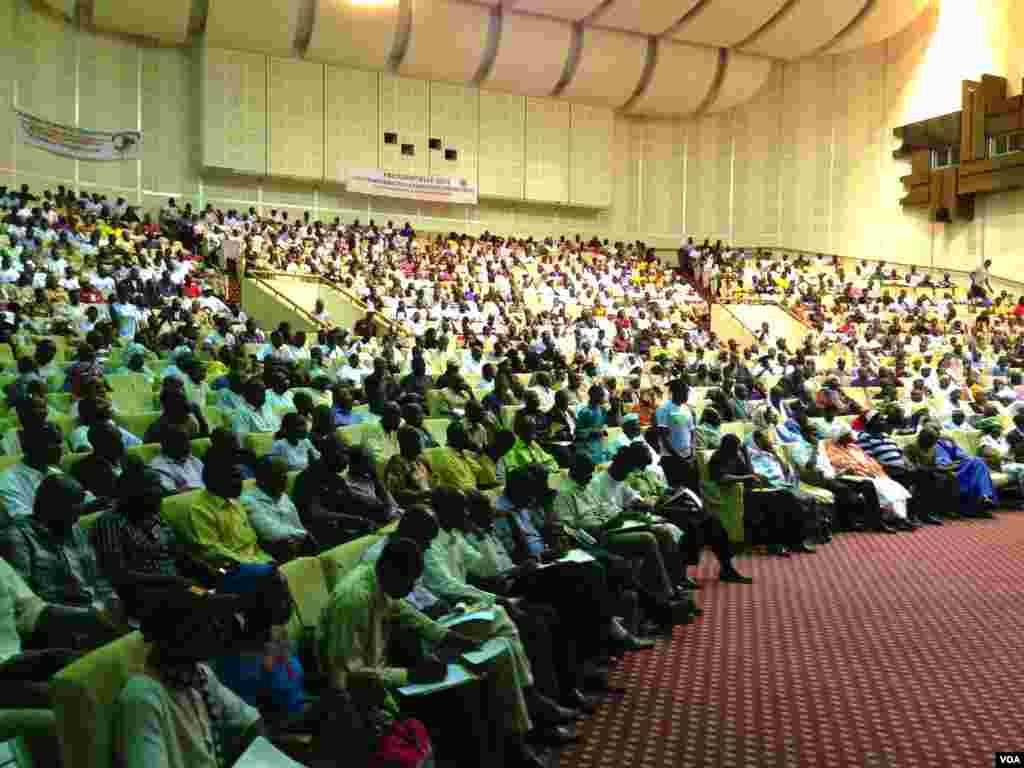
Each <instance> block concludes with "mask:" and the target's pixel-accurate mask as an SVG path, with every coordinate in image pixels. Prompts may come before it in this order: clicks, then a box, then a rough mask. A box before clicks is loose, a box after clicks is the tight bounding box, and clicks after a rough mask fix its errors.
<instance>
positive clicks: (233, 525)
mask: <svg viewBox="0 0 1024 768" xmlns="http://www.w3.org/2000/svg"><path fill="white" fill-rule="evenodd" d="M188 532H189V537H190V538H191V539H192V543H193V544H195V545H196V546H197V547H198V548H199V556H200V557H202V558H203V559H204V560H207V561H209V562H212V563H217V562H222V561H224V560H228V561H231V562H234V563H269V562H271V561H272V560H273V559H274V558H272V557H271V556H270V555H268V554H267V553H266V552H264V551H263V550H262V549H260V545H259V539H258V537H257V536H256V531H255V530H253V527H252V525H250V524H249V516H248V515H247V514H246V512H245V509H244V508H243V507H242V505H241V503H239V501H238V499H225V498H222V497H220V496H214V495H213V494H212V493H210V492H209V491H203V492H202V493H200V494H199V497H198V498H197V499H196V501H195V503H194V504H193V505H192V509H190V510H189V513H188Z"/></svg>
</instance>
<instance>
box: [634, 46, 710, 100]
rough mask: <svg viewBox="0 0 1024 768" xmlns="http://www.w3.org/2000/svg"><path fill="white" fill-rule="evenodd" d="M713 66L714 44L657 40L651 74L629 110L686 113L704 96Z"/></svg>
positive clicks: (705, 95)
mask: <svg viewBox="0 0 1024 768" xmlns="http://www.w3.org/2000/svg"><path fill="white" fill-rule="evenodd" d="M717 70H718V51H717V49H715V48H704V47H698V46H695V45H683V44H681V43H671V42H666V41H663V42H660V43H659V44H658V59H657V64H656V65H655V67H654V74H653V76H652V77H651V81H650V83H648V85H647V88H646V89H645V90H644V92H643V93H642V94H640V96H639V98H637V100H636V101H635V102H634V103H633V105H632V106H631V107H630V112H631V113H633V114H638V115H650V116H655V117H667V116H673V115H688V114H690V113H692V112H694V111H695V110H696V109H697V107H699V106H700V105H701V103H702V102H703V101H704V99H705V98H707V95H708V92H709V91H710V90H711V84H712V83H713V82H714V80H715V72H716V71H717Z"/></svg>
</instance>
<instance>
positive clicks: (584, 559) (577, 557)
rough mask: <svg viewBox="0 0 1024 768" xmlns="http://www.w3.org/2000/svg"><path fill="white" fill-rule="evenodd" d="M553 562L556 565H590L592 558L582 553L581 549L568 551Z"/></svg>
mask: <svg viewBox="0 0 1024 768" xmlns="http://www.w3.org/2000/svg"><path fill="white" fill-rule="evenodd" d="M555 562H558V563H592V562H594V556H593V555H590V554H588V553H587V552H584V551H583V550H582V549H570V550H569V551H568V552H566V553H565V554H564V555H562V557H560V558H558V560H556V561H555Z"/></svg>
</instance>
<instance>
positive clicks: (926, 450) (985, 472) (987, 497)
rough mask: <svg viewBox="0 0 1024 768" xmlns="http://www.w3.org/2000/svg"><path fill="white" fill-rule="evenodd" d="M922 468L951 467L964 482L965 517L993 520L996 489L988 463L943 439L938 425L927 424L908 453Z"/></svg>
mask: <svg viewBox="0 0 1024 768" xmlns="http://www.w3.org/2000/svg"><path fill="white" fill-rule="evenodd" d="M904 452H905V453H906V456H907V458H908V459H909V460H910V461H912V462H914V463H915V464H916V465H918V466H919V467H923V468H925V469H927V468H932V467H935V468H948V469H950V470H952V471H953V472H955V474H956V478H957V480H958V481H959V483H960V514H961V515H963V516H964V517H992V511H991V510H992V509H993V508H994V507H995V505H996V489H995V486H994V485H993V484H992V474H991V472H989V468H988V467H987V466H986V465H985V462H984V461H982V460H981V459H976V458H974V457H973V456H970V455H969V454H967V453H966V452H965V451H964V449H963V448H961V447H960V446H959V445H957V444H956V443H955V442H954V441H953V440H951V439H950V438H948V437H942V435H941V433H940V432H939V428H938V426H937V425H936V424H935V423H934V422H927V423H926V424H925V425H924V426H923V427H922V429H921V431H920V432H919V433H918V436H917V441H916V442H914V443H911V444H910V445H908V446H907V447H906V449H905V451H904Z"/></svg>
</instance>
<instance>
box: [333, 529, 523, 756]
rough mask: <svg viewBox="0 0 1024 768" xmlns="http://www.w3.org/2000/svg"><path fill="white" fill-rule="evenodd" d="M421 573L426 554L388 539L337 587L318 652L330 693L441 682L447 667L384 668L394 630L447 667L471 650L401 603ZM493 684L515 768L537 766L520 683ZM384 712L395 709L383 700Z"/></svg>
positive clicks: (428, 662) (501, 678)
mask: <svg viewBox="0 0 1024 768" xmlns="http://www.w3.org/2000/svg"><path fill="white" fill-rule="evenodd" d="M422 573H423V552H422V551H421V550H420V547H419V545H418V544H417V543H416V542H414V541H412V540H410V539H394V538H392V539H389V540H388V542H387V544H386V545H385V546H384V550H383V551H382V552H381V554H380V557H379V558H378V559H377V561H376V562H375V563H360V564H359V565H357V566H356V567H354V568H353V569H352V570H351V571H349V572H348V573H347V574H345V575H344V576H343V577H342V578H341V580H340V581H339V582H338V584H337V585H336V586H335V588H334V591H333V592H332V593H331V597H330V599H329V601H328V603H327V605H326V606H325V607H324V611H323V613H322V614H321V616H320V623H319V626H318V627H317V648H318V649H319V652H320V658H321V659H322V660H323V663H324V665H325V667H326V669H327V674H328V678H329V681H330V684H331V686H332V687H333V688H335V689H337V690H348V689H350V688H351V687H354V686H355V685H362V686H364V687H365V686H377V687H382V688H385V689H388V688H398V687H401V686H403V685H407V684H409V683H431V682H439V681H441V680H443V679H444V677H445V673H446V666H445V665H444V664H442V663H439V662H438V661H437V660H436V659H433V658H428V659H425V660H423V661H421V662H420V663H419V664H418V665H417V666H415V667H413V668H411V669H407V668H403V667H395V666H392V665H391V664H389V662H388V657H387V648H388V636H389V634H390V631H391V626H392V625H399V626H403V627H406V628H408V629H410V630H412V631H414V632H415V633H416V634H417V635H418V636H419V637H420V638H421V639H423V640H425V641H427V642H428V643H429V644H431V645H433V646H434V648H435V650H436V655H437V658H440V659H452V660H454V659H455V658H458V656H459V655H460V654H462V653H465V652H466V651H469V650H471V649H472V648H473V647H475V645H476V644H475V643H474V642H473V641H472V640H469V639H468V638H466V637H464V636H462V635H460V634H458V633H456V632H452V631H450V630H448V629H446V628H444V627H442V626H441V625H440V624H437V623H436V622H434V621H432V620H431V619H429V618H427V617H426V616H425V615H424V614H422V613H421V612H420V611H418V610H416V609H415V608H413V607H412V605H411V604H410V603H408V602H406V601H405V600H403V599H402V598H403V597H405V596H406V595H408V594H409V593H410V592H411V591H412V589H413V587H414V585H415V584H416V581H417V580H418V579H419V577H420V575H421V574H422ZM503 668H511V665H499V667H497V668H496V669H495V672H496V673H498V678H497V680H496V684H497V688H498V692H497V693H498V696H499V697H500V698H501V699H502V700H503V702H502V704H503V705H504V706H502V707H501V709H502V711H503V712H504V713H505V718H506V719H505V726H506V729H507V731H508V732H509V736H510V737H511V739H510V740H511V744H512V745H513V747H514V752H513V755H512V757H513V764H519V765H522V766H530V767H531V768H534V767H535V766H539V765H540V764H541V763H540V762H539V759H538V757H537V756H536V755H535V754H534V753H533V752H532V750H531V749H530V748H529V747H528V746H527V745H526V743H525V741H524V740H523V737H524V736H525V734H526V733H527V732H528V731H529V730H530V728H531V727H532V723H531V722H530V718H529V714H528V713H527V711H526V705H525V702H523V700H522V693H521V691H520V686H519V683H518V681H516V680H515V679H514V677H513V678H511V679H510V678H508V677H506V676H505V675H502V674H501V671H502V669H503ZM387 706H388V707H390V708H392V709H393V708H395V703H394V700H393V699H391V698H390V697H388V700H387Z"/></svg>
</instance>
